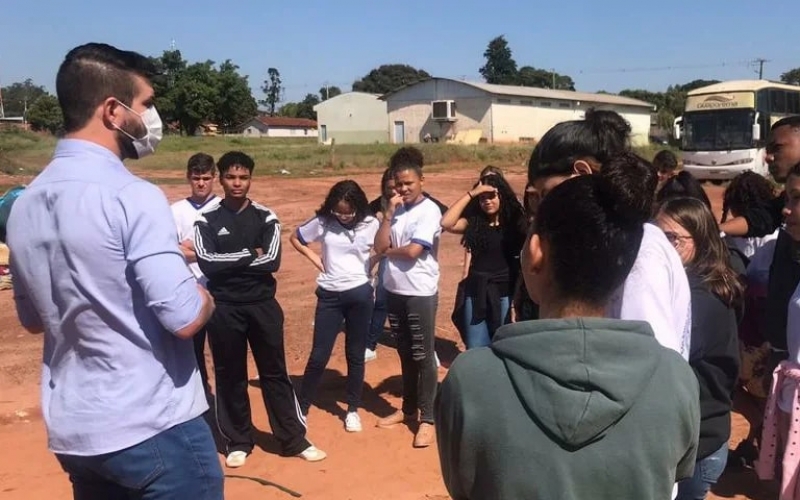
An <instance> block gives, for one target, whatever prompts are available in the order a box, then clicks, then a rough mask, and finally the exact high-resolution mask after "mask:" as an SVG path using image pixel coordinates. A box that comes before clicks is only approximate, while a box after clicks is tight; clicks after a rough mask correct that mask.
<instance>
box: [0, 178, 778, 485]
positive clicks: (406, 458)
mask: <svg viewBox="0 0 800 500" xmlns="http://www.w3.org/2000/svg"><path fill="white" fill-rule="evenodd" d="M479 168H480V167H479V166H475V165H473V166H470V167H469V168H464V169H459V170H457V171H448V172H444V173H431V174H430V175H429V176H428V179H427V182H426V185H425V188H426V190H427V191H429V192H430V193H432V194H433V195H434V196H436V197H437V198H440V199H441V200H443V201H445V202H452V201H454V200H455V199H457V198H458V197H459V196H460V194H461V193H463V192H464V190H466V189H468V188H469V187H470V185H471V182H472V180H473V179H474V178H475V177H476V176H477V173H478V170H479ZM163 174H164V173H163V172H159V175H160V176H162V177H163ZM351 177H352V178H355V179H356V180H358V182H359V183H361V185H362V186H363V187H364V189H365V190H366V191H367V194H368V195H370V197H372V196H375V195H377V194H378V192H379V189H378V184H379V180H380V174H379V173H376V174H363V173H361V174H356V175H353V176H351ZM340 178H341V177H338V178H333V177H329V178H315V179H304V180H295V179H290V178H260V179H257V180H256V181H255V184H254V187H253V190H252V192H251V195H252V198H253V199H255V200H257V201H259V202H261V203H263V204H265V205H267V206H269V207H271V208H273V209H274V210H275V211H276V212H277V213H278V215H279V217H280V219H281V221H282V223H283V226H284V233H288V232H289V231H291V230H292V228H293V227H294V226H295V225H296V224H298V223H299V222H301V221H302V220H304V219H305V218H306V217H308V216H310V215H311V214H312V212H313V210H314V209H315V208H316V207H317V206H318V204H319V203H321V201H322V198H323V196H324V194H325V193H326V192H327V189H328V188H329V187H330V185H331V184H332V183H333V182H334V181H336V180H339V179H340ZM509 178H510V180H511V181H512V183H513V184H514V186H515V188H516V189H517V191H518V192H521V191H522V187H523V185H524V179H523V174H522V170H521V169H517V170H516V171H514V170H513V169H511V170H510V171H509ZM164 191H165V192H166V194H167V196H168V198H169V199H170V200H171V201H172V200H176V199H178V198H180V197H182V196H184V195H185V188H184V187H183V186H180V185H166V186H164ZM709 192H710V194H711V195H712V198H713V199H714V200H715V202H716V203H719V198H720V194H721V188H718V187H713V186H710V187H709ZM284 241H285V242H286V238H284ZM462 256H463V252H462V250H461V247H460V246H459V243H458V239H457V237H454V236H452V235H446V236H444V237H443V240H442V247H441V259H440V261H441V263H442V280H441V285H440V289H441V292H440V299H441V301H440V304H441V306H440V308H439V315H438V318H437V321H438V323H437V351H438V354H439V357H440V358H441V360H442V363H443V366H442V368H441V369H440V377H443V376H444V375H445V374H446V370H447V368H446V367H447V366H448V365H449V363H450V362H451V361H452V360H453V359H454V358H455V356H456V355H457V354H458V352H459V351H460V350H461V349H463V345H461V343H460V341H459V340H458V335H457V333H456V331H455V329H454V328H453V326H452V324H451V322H450V319H449V316H450V312H451V305H452V303H453V299H454V293H455V285H456V283H457V281H458V278H459V276H460V270H461V264H462ZM315 275H316V273H315V271H314V270H313V269H312V267H311V266H310V265H309V264H308V263H307V262H306V261H304V259H303V258H302V257H301V256H300V255H299V254H297V253H296V252H294V251H293V250H292V249H291V248H290V247H288V243H287V246H285V247H284V257H283V264H282V268H281V270H280V272H279V274H278V297H279V300H280V301H281V303H282V305H283V307H284V310H285V312H286V353H287V354H286V356H287V362H288V366H289V370H290V373H291V374H292V375H293V378H294V381H295V382H299V378H298V377H299V375H301V374H302V371H303V368H304V366H305V361H306V357H307V355H308V352H309V350H310V346H311V332H312V326H311V321H312V319H313V313H314V306H315V301H314V299H313V290H314V286H315V284H314V278H315ZM0 325H2V327H0V443H2V444H3V448H4V450H5V451H6V453H4V457H3V458H2V459H0V496H1V497H2V498H4V499H7V500H17V499H18V500H37V499H50V498H69V497H70V483H69V480H68V478H67V477H66V475H65V474H64V473H63V472H62V471H61V469H60V467H59V465H58V463H57V462H56V460H55V459H54V458H53V456H52V455H51V454H50V453H49V452H48V451H47V448H46V435H45V430H44V425H43V422H42V419H41V410H40V408H39V372H40V366H39V364H40V356H41V337H37V336H31V335H28V334H27V333H26V332H25V331H24V330H23V329H22V328H21V327H20V326H19V325H18V322H17V319H16V316H15V313H14V307H13V301H12V294H11V292H8V291H6V292H0ZM209 363H210V358H209ZM250 369H251V373H255V370H254V367H253V365H252V362H251V365H250ZM345 372H346V367H345V363H344V353H343V342H342V341H341V339H340V340H339V342H337V346H336V349H335V350H334V354H333V358H332V359H331V362H330V364H329V366H328V370H327V373H326V375H325V378H324V379H323V384H322V387H321V388H320V398H319V399H320V404H319V406H318V407H313V408H312V410H311V413H310V415H309V426H310V428H309V438H310V439H311V440H313V442H314V443H315V444H316V445H317V446H319V447H320V448H322V449H324V450H325V451H327V452H328V454H329V458H328V459H327V460H325V461H323V462H320V463H317V464H308V463H304V462H302V461H301V460H299V459H287V458H281V457H279V456H278V455H277V454H276V453H275V448H276V446H275V443H274V441H273V440H272V438H271V435H270V434H269V426H268V424H267V419H266V414H265V411H264V408H263V405H262V404H261V402H260V399H261V398H260V396H259V394H258V389H257V388H256V387H255V386H253V385H252V384H251V388H250V396H251V400H252V402H253V418H254V423H255V426H256V427H257V428H258V429H259V431H261V432H259V439H258V441H259V446H258V447H257V448H256V450H255V452H254V453H253V455H252V456H251V457H250V458H249V459H248V462H247V465H246V466H245V467H243V468H242V469H239V470H237V471H235V473H236V474H242V475H248V476H254V477H259V478H263V479H266V480H269V481H273V482H276V483H279V484H280V485H282V486H284V487H286V488H289V489H291V490H294V491H296V492H298V493H300V494H302V496H303V497H304V498H309V499H353V500H359V499H385V500H391V499H398V500H400V499H403V500H405V499H409V500H411V499H413V500H417V499H420V500H421V499H446V498H449V497H448V495H447V492H446V490H445V487H444V485H443V484H442V481H441V476H440V470H439V463H438V457H437V454H436V449H435V447H432V448H428V449H424V450H417V449H414V448H412V446H411V442H412V439H413V434H412V432H411V431H410V430H409V429H407V428H405V427H403V428H398V429H393V430H383V429H378V428H375V427H374V426H373V424H374V422H375V421H376V420H377V419H378V418H379V417H382V416H386V415H388V414H389V413H391V412H392V411H393V408H396V407H398V404H399V391H400V379H399V373H400V365H399V361H398V359H397V355H396V354H395V352H394V351H393V350H392V348H390V347H387V346H380V347H379V350H378V359H377V360H375V361H373V362H371V363H369V364H368V365H367V373H366V384H367V387H365V391H364V409H363V411H362V420H363V423H364V431H363V432H362V433H360V434H347V433H345V432H344V429H343V422H342V420H343V417H344V414H345V405H344V403H343V402H342V400H343V398H344V373H345ZM747 430H748V427H747V424H746V422H745V421H744V419H742V418H741V417H740V416H739V415H735V419H734V425H733V436H732V439H731V442H732V443H733V444H735V443H738V442H739V440H740V439H741V438H742V436H744V435H745V434H746V433H747ZM227 472H231V471H230V470H228V471H227ZM225 488H226V498H229V499H233V500H235V499H245V498H259V499H263V500H269V499H285V498H291V497H290V496H289V495H288V494H287V493H285V492H283V491H280V490H278V489H276V488H273V487H268V486H267V487H265V486H262V485H260V484H257V483H255V482H251V481H245V480H241V479H228V480H227V482H226V487H225ZM714 491H715V494H716V496H714V497H712V498H750V499H764V500H766V499H767V498H774V495H770V494H769V493H768V490H767V489H766V488H765V487H764V485H760V484H759V483H758V481H757V480H756V479H755V476H754V474H753V473H752V472H751V471H743V472H727V473H726V474H725V476H723V480H722V481H721V482H720V484H719V485H717V486H716V487H715V489H714Z"/></svg>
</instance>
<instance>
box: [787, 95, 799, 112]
mask: <svg viewBox="0 0 800 500" xmlns="http://www.w3.org/2000/svg"><path fill="white" fill-rule="evenodd" d="M786 111H787V112H789V113H792V114H793V115H796V114H800V92H787V93H786Z"/></svg>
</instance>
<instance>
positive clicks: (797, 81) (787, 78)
mask: <svg viewBox="0 0 800 500" xmlns="http://www.w3.org/2000/svg"><path fill="white" fill-rule="evenodd" d="M781 81H782V82H783V83H788V84H789V85H800V68H794V69H790V70H789V71H787V72H786V73H784V74H782V75H781ZM3 93H5V90H4V91H3Z"/></svg>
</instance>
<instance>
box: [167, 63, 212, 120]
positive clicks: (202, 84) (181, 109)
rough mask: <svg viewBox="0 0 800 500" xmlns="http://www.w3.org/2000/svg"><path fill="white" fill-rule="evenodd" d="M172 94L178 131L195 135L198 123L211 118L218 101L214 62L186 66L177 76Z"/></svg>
mask: <svg viewBox="0 0 800 500" xmlns="http://www.w3.org/2000/svg"><path fill="white" fill-rule="evenodd" d="M171 94H172V96H173V98H174V102H175V117H176V118H177V120H178V122H180V127H181V132H184V133H186V134H187V135H194V134H195V132H196V131H197V128H198V127H199V126H200V124H201V123H203V122H204V121H206V120H210V119H211V118H213V116H214V113H215V112H216V110H217V106H218V103H219V73H218V72H217V70H216V69H214V62H213V61H206V62H203V63H194V64H192V65H190V66H188V67H187V68H186V69H185V70H184V71H183V72H182V73H181V74H180V75H179V76H178V77H177V78H176V80H175V86H174V87H173V88H172V89H171Z"/></svg>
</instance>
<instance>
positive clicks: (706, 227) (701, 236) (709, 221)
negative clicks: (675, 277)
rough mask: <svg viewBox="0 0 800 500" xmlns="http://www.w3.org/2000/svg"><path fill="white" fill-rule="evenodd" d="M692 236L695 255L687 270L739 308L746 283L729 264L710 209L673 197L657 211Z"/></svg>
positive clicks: (723, 298)
mask: <svg viewBox="0 0 800 500" xmlns="http://www.w3.org/2000/svg"><path fill="white" fill-rule="evenodd" d="M658 215H665V216H667V217H669V218H670V219H672V220H673V221H675V222H676V223H677V224H679V225H680V226H681V227H683V228H684V229H685V230H686V231H688V232H689V234H690V235H691V236H692V240H693V241H694V248H695V254H694V258H693V259H692V261H691V262H689V263H688V264H686V268H687V270H689V271H691V272H693V273H694V274H695V275H696V276H697V277H699V278H700V279H701V280H702V282H703V284H704V285H705V286H706V287H708V289H709V290H710V291H711V292H713V293H714V294H715V295H717V296H718V297H719V298H720V299H722V301H723V302H724V303H725V304H726V305H727V306H728V307H738V306H739V305H741V303H742V300H743V298H744V284H743V283H742V282H741V280H740V279H739V275H738V274H737V273H736V271H734V270H733V268H732V267H731V265H730V255H729V252H728V247H727V245H726V244H725V242H724V241H723V240H722V236H720V234H719V226H717V221H716V220H715V219H714V214H712V213H711V209H709V208H708V206H707V205H706V204H705V203H704V202H703V201H702V200H700V199H697V198H688V197H684V198H670V199H668V200H667V201H665V202H664V204H663V205H661V207H660V208H659V210H658Z"/></svg>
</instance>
